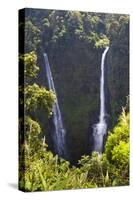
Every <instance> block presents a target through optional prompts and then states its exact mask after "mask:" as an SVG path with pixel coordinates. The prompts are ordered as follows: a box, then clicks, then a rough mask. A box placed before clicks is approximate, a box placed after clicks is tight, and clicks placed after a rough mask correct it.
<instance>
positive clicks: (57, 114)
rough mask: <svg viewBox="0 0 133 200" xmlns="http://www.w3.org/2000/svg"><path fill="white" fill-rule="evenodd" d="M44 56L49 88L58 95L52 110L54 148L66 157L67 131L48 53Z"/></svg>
mask: <svg viewBox="0 0 133 200" xmlns="http://www.w3.org/2000/svg"><path fill="white" fill-rule="evenodd" d="M43 55H44V60H45V67H46V76H47V80H48V86H49V89H50V90H52V91H53V92H54V93H55V95H56V103H55V104H54V106H53V110H52V111H53V124H54V128H55V130H54V133H53V141H54V148H55V152H56V153H57V154H58V155H59V156H61V157H64V155H65V133H66V131H65V129H64V126H63V121H62V116H61V111H60V107H59V103H58V98H57V93H56V90H55V86H54V81H53V77H52V72H51V69H50V65H49V61H48V56H47V54H46V53H44V54H43Z"/></svg>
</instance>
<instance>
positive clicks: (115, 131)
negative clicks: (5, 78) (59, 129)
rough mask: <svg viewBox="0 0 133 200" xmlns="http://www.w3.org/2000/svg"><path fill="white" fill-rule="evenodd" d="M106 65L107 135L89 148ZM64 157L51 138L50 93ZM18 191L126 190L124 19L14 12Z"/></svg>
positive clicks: (121, 16)
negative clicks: (61, 126)
mask: <svg viewBox="0 0 133 200" xmlns="http://www.w3.org/2000/svg"><path fill="white" fill-rule="evenodd" d="M106 46H109V51H108V54H107V59H106V61H105V65H106V70H105V81H106V87H105V94H106V101H105V104H106V110H107V113H108V116H107V120H108V134H107V136H106V138H105V141H104V147H103V152H102V154H99V153H98V152H95V151H93V134H92V133H93V129H92V125H93V124H94V123H96V122H97V121H98V116H99V101H100V100H99V99H100V97H99V88H100V63H101V56H102V53H103V50H104V49H105V47H106ZM44 52H46V53H47V55H48V57H49V63H50V66H51V70H52V74H53V79H54V82H55V87H56V91H57V94H58V100H59V105H60V109H61V112H62V118H63V123H64V126H65V128H66V138H65V140H66V147H67V155H66V156H64V157H60V156H59V155H58V154H56V152H55V150H54V145H53V141H52V136H51V134H52V132H51V126H52V120H51V119H52V115H53V110H52V108H53V105H54V104H55V102H56V94H55V93H54V92H53V91H51V90H49V87H48V83H47V78H46V71H45V63H44V57H43V53H44ZM19 110H20V112H19V188H20V189H21V190H23V191H27V192H29V191H48V190H62V189H79V188H94V187H95V188H97V187H108V186H124V185H129V150H130V149H129V120H130V115H129V15H124V14H109V13H93V12H80V11H58V10H43V9H30V8H26V9H22V10H20V11H19Z"/></svg>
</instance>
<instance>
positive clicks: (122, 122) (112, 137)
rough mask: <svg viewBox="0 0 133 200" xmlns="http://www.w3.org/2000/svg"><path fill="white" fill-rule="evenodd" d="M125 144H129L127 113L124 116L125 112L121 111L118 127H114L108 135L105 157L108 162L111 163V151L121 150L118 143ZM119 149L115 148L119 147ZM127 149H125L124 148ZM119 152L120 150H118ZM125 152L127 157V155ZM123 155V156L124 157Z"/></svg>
mask: <svg viewBox="0 0 133 200" xmlns="http://www.w3.org/2000/svg"><path fill="white" fill-rule="evenodd" d="M121 141H122V142H125V143H126V144H128V142H129V113H128V114H126V112H125V110H124V109H123V112H122V114H121V116H120V118H119V121H118V125H117V126H115V127H114V129H113V131H112V133H109V136H108V140H107V143H106V151H105V153H106V155H107V158H108V160H109V161H110V162H112V161H113V153H114V152H113V150H114V149H115V148H118V149H119V148H121V145H123V143H122V144H121V145H120V142H121ZM119 145H120V147H117V146H119ZM126 149H127V147H126ZM119 150H120V149H119ZM114 151H115V150H114ZM128 153H129V152H128V151H127V155H128ZM124 155H125V154H123V156H124Z"/></svg>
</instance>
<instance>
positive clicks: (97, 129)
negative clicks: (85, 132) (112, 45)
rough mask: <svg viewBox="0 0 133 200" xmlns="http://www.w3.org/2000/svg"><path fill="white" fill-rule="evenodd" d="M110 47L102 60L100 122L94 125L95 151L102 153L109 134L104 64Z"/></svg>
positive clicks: (105, 51)
mask: <svg viewBox="0 0 133 200" xmlns="http://www.w3.org/2000/svg"><path fill="white" fill-rule="evenodd" d="M108 50H109V47H106V49H105V50H104V52H103V54H102V59H101V78H100V116H99V122H98V123H97V124H94V125H93V137H94V149H93V151H97V152H99V153H102V150H103V142H104V141H103V140H104V136H105V135H106V134H107V123H106V119H105V117H106V111H105V89H104V63H105V58H106V54H107V52H108Z"/></svg>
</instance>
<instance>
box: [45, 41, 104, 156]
mask: <svg viewBox="0 0 133 200" xmlns="http://www.w3.org/2000/svg"><path fill="white" fill-rule="evenodd" d="M48 55H49V62H50V66H51V68H52V73H53V78H54V82H55V87H56V92H57V95H58V99H59V104H60V108H61V111H62V115H63V121H64V125H65V128H66V131H67V134H66V135H67V136H66V137H67V138H66V139H67V147H68V148H67V149H68V152H69V156H70V157H71V158H72V160H73V158H74V159H75V160H77V159H78V158H79V157H80V156H81V155H83V154H85V153H89V152H91V147H92V144H91V143H92V141H91V134H92V124H93V123H94V122H96V120H97V118H98V113H99V87H100V86H99V80H100V62H101V61H100V60H101V52H99V51H95V50H94V49H92V48H90V47H89V46H85V44H84V43H81V44H80V45H78V46H76V45H74V46H71V47H70V48H66V49H64V51H62V49H60V50H57V51H56V50H55V53H54V52H53V51H52V52H49V54H48Z"/></svg>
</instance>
